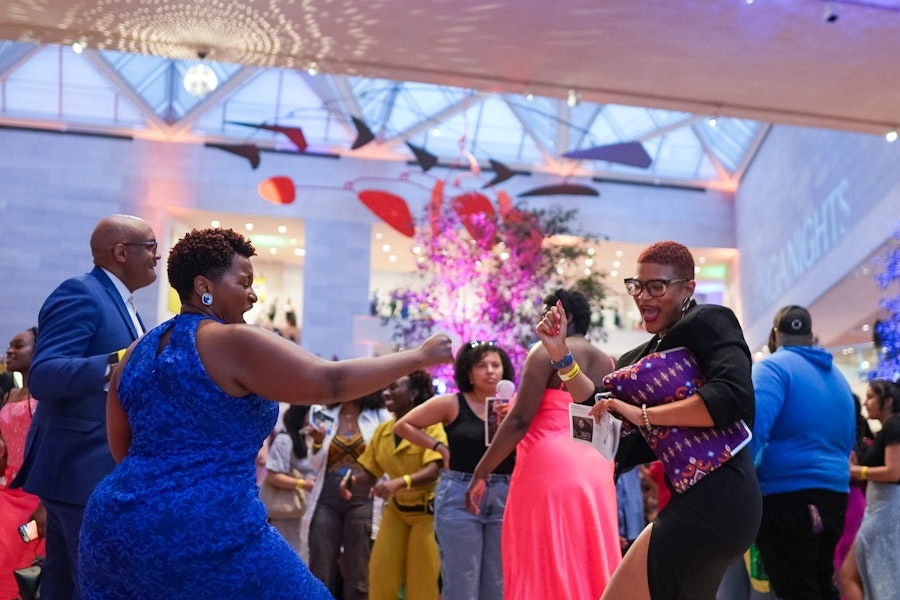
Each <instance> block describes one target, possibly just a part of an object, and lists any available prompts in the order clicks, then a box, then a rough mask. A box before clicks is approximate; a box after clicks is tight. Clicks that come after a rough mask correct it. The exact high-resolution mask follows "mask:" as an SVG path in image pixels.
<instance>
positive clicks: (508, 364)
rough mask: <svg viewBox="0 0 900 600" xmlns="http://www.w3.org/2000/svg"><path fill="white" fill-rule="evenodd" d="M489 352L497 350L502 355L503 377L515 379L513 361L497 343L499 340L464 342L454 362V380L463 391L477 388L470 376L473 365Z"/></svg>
mask: <svg viewBox="0 0 900 600" xmlns="http://www.w3.org/2000/svg"><path fill="white" fill-rule="evenodd" d="M488 352H496V353H497V354H499V355H500V362H501V363H502V364H503V379H508V380H509V381H513V379H514V378H515V376H516V371H515V369H513V365H512V361H511V360H510V359H509V354H507V353H506V351H505V350H504V349H503V348H501V347H500V346H498V345H497V342H480V341H478V340H475V341H472V342H469V343H468V344H463V347H462V348H460V349H459V352H457V353H456V361H455V362H454V364H453V381H455V382H456V388H457V389H458V390H459V391H461V392H471V391H472V390H474V389H475V386H474V385H472V381H471V379H470V378H469V373H470V372H471V371H472V367H474V366H475V363H477V362H478V361H479V360H481V357H482V356H484V355H485V354H487V353H488Z"/></svg>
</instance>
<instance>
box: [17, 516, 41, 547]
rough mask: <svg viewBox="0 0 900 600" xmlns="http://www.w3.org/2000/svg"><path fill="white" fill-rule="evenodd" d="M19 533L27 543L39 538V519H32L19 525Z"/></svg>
mask: <svg viewBox="0 0 900 600" xmlns="http://www.w3.org/2000/svg"><path fill="white" fill-rule="evenodd" d="M19 535H20V536H22V541H23V542H25V543H26V544H27V543H28V542H31V541H33V540H36V539H38V527H37V521H35V520H34V519H32V520H30V521H28V522H27V523H25V524H24V525H19Z"/></svg>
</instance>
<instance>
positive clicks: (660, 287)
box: [625, 277, 690, 298]
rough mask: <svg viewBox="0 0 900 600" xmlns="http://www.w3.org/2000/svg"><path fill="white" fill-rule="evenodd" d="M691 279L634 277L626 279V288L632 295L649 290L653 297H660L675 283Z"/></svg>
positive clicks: (638, 294)
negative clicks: (643, 278)
mask: <svg viewBox="0 0 900 600" xmlns="http://www.w3.org/2000/svg"><path fill="white" fill-rule="evenodd" d="M685 281H690V279H648V280H647V281H641V280H640V279H635V278H633V277H631V278H629V279H626V280H625V290H626V291H627V292H628V294H629V295H631V296H640V295H641V292H643V291H644V290H647V293H648V294H650V296H652V297H653V298H659V297H660V296H662V295H663V294H665V293H666V290H667V289H668V287H669V286H670V285H672V284H673V283H684V282H685Z"/></svg>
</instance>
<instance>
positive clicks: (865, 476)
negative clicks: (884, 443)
mask: <svg viewBox="0 0 900 600" xmlns="http://www.w3.org/2000/svg"><path fill="white" fill-rule="evenodd" d="M859 478H860V479H862V480H863V481H865V480H866V479H868V478H869V467H863V468H861V469H860V470H859Z"/></svg>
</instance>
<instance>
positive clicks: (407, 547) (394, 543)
mask: <svg viewBox="0 0 900 600" xmlns="http://www.w3.org/2000/svg"><path fill="white" fill-rule="evenodd" d="M440 572H441V559H440V556H439V555H438V548H437V542H436V541H435V539H434V515H431V514H428V513H424V512H418V513H412V512H401V511H400V510H398V509H397V507H396V506H394V502H393V501H388V502H386V503H385V505H384V514H383V515H382V517H381V527H380V528H379V529H378V537H377V538H376V539H375V545H374V546H372V555H371V557H370V558H369V600H397V594H398V593H399V591H400V586H401V585H402V584H403V583H404V582H406V597H407V599H408V600H437V599H438V575H439V574H440Z"/></svg>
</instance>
